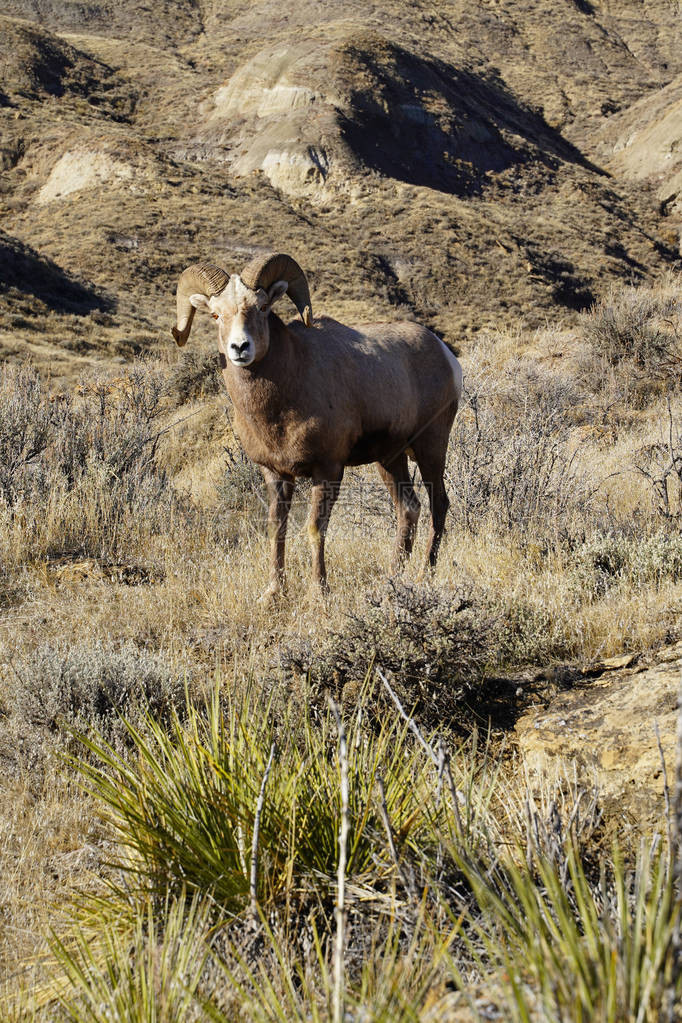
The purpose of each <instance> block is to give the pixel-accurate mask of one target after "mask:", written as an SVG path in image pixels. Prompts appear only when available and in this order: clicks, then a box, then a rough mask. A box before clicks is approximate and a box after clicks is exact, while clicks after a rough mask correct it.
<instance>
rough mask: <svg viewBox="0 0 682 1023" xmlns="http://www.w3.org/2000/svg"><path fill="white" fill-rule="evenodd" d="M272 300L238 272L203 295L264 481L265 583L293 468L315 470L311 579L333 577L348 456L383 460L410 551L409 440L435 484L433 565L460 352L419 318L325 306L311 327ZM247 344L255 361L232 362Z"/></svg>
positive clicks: (399, 550) (301, 472)
mask: <svg viewBox="0 0 682 1023" xmlns="http://www.w3.org/2000/svg"><path fill="white" fill-rule="evenodd" d="M274 287H275V286H273V289H271V291H272V292H273V293H274ZM277 297H279V296H278V295H275V296H274V298H273V300H272V301H275V300H276V298H277ZM272 301H270V298H269V296H268V294H266V292H265V291H263V290H262V289H258V291H256V292H253V291H251V290H250V289H246V288H245V287H244V285H243V284H242V282H241V281H240V280H239V278H235V277H233V278H231V279H230V283H229V285H228V286H227V287H226V289H225V291H224V292H223V293H222V294H220V295H217V296H213V297H211V298H207V299H206V300H205V305H206V306H207V307H208V308H209V310H210V311H211V312H212V313H213V315H214V316H216V318H218V325H219V347H220V351H221V353H222V355H223V356H224V368H223V377H224V380H225V385H226V387H227V390H228V392H229V395H230V397H231V399H232V402H233V404H234V410H235V428H236V432H237V434H238V436H239V438H240V440H241V442H242V444H243V446H244V449H245V451H246V453H247V454H248V455H249V457H250V458H252V459H253V461H254V462H257V463H258V464H259V465H261V466H262V468H263V471H264V475H265V479H266V483H267V486H268V491H269V496H270V529H271V559H272V560H271V582H270V587H269V590H268V595H274V594H275V593H276V592H277V591H278V590H279V588H280V585H281V583H282V581H283V578H284V544H285V536H286V522H287V515H288V511H289V505H290V503H291V497H292V494H293V488H294V481H295V479H296V477H298V476H305V477H310V478H312V480H313V482H314V487H313V497H312V502H311V511H310V517H309V522H308V527H309V533H310V539H311V548H312V556H313V582H314V583H315V584H317V585H319V586H323V587H324V586H325V585H326V569H325V563H324V537H325V533H326V529H327V525H328V522H329V516H330V514H331V510H332V507H333V505H334V502H335V500H336V497H337V495H338V491H339V486H340V483H341V479H342V477H343V471H344V468H345V467H346V466H347V465H361V464H365V463H368V462H377V463H378V464H379V469H380V473H381V475H382V478H383V479H384V481H385V482H386V484H387V486H388V488H389V490H390V492H391V495H392V497H393V500H394V503H395V506H396V512H397V517H398V535H397V538H396V560H397V561H400V560H401V559H402V558H403V557H404V556H406V555H408V554H409V553H410V551H411V549H412V541H413V537H414V531H415V528H416V524H417V519H418V516H419V501H418V499H417V496H416V494H415V492H414V489H413V487H412V484H411V481H410V476H409V472H408V468H407V451H408V450H409V452H410V454H412V455H413V457H414V458H415V460H416V462H417V464H418V465H419V469H420V472H421V475H422V479H423V481H424V483H425V485H426V488H427V491H428V493H429V500H430V504H431V535H430V540H429V544H428V553H427V557H428V561H429V563H430V564H431V565H434V564H435V562H436V558H437V554H438V545H439V543H440V538H441V535H442V532H443V526H444V521H445V514H446V512H447V508H448V499H447V496H446V494H445V487H444V484H443V472H444V468H445V454H446V449H447V444H448V437H449V434H450V429H451V427H452V422H453V419H454V416H455V413H456V411H457V405H458V402H459V400H460V395H461V370H460V369H459V364H458V363H457V361H456V359H455V358H454V356H452V355H451V353H449V352H448V351H447V349H446V348H445V346H444V344H443V342H442V341H441V340H440V339H439V338H438V337H436V335H435V334H433V333H432V332H431V331H430V330H427V329H426V328H425V327H421V326H419V325H418V324H415V323H379V324H371V325H367V326H358V327H348V326H344V325H343V324H341V323H338V322H336V321H335V320H332V319H329V318H327V317H322V318H320V319H318V320H317V321H316V323H315V325H314V326H313V327H311V328H307V327H305V326H304V325H303V324H301V323H298V322H296V323H291V324H288V325H285V324H284V323H283V322H282V321H281V320H280V319H279V317H278V316H276V315H275V314H274V313H273V312H272V311H271V305H272ZM245 339H246V340H245ZM242 342H243V344H242ZM247 342H248V344H247ZM247 347H248V350H249V353H250V355H249V357H250V358H252V359H253V361H251V362H250V364H248V365H234V364H233V362H231V361H230V352H231V351H232V354H233V355H235V353H236V355H237V357H239V352H240V349H241V348H247Z"/></svg>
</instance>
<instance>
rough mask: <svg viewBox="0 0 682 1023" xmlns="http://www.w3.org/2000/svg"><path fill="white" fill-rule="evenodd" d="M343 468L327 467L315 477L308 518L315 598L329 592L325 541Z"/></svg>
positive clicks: (340, 466)
mask: <svg viewBox="0 0 682 1023" xmlns="http://www.w3.org/2000/svg"><path fill="white" fill-rule="evenodd" d="M342 478H343V466H342V465H334V466H327V467H326V468H325V471H324V472H323V471H320V472H319V473H315V475H314V476H313V495H312V500H311V503H310V515H309V516H308V537H309V539H310V551H311V555H312V575H311V579H310V590H311V594H312V595H313V596H314V595H316V594H319V593H320V592H322V593H326V591H327V567H326V565H325V561H324V541H325V537H326V535H327V526H328V525H329V516H330V515H331V513H332V508H333V507H334V504H335V502H336V499H337V497H338V496H339V489H340V487H341V480H342Z"/></svg>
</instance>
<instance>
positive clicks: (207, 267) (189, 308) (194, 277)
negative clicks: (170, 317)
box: [172, 263, 230, 348]
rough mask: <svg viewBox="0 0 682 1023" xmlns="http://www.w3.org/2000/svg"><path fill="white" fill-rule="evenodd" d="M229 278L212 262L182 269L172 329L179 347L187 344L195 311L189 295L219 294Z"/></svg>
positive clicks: (193, 264) (194, 264) (208, 295)
mask: <svg viewBox="0 0 682 1023" xmlns="http://www.w3.org/2000/svg"><path fill="white" fill-rule="evenodd" d="M229 279H230V278H229V276H228V275H227V274H226V273H225V271H224V270H221V269H220V267H219V266H214V265H213V264H212V263H192V265H191V266H188V267H187V269H186V270H183V271H182V273H181V274H180V280H179V281H178V290H177V292H176V303H177V323H176V325H175V327H173V329H172V334H173V337H174V338H175V340H176V342H177V343H178V345H179V346H180V347H181V348H182V346H183V345H186V344H187V338H188V337H189V332H190V330H191V329H192V320H193V319H194V313H195V309H194V306H193V305H192V303H191V302H190V300H189V296H190V295H196V294H199V295H206V297H207V298H209V297H210V296H211V295H219V294H220V292H221V291H222V290H223V289H224V288H225V287H226V286H227V282H228V281H229Z"/></svg>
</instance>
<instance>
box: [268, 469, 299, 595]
mask: <svg viewBox="0 0 682 1023" xmlns="http://www.w3.org/2000/svg"><path fill="white" fill-rule="evenodd" d="M263 476H264V477H265V485H266V487H267V490H268V499H269V509H268V534H269V536H270V583H269V585H268V588H267V589H266V591H265V593H263V595H262V596H261V598H260V599H261V601H262V602H263V603H269V602H270V601H271V600H273V599H274V598H275V597H277V596H278V595H279V593H280V592H281V590H282V587H283V585H284V549H285V545H286V538H287V519H288V518H289V509H290V507H291V499H292V497H293V495H294V487H295V485H296V484H295V481H294V480H293V479H291V478H289V477H286V476H280V475H279V474H278V473H275V472H272V471H271V470H270V469H266V468H263Z"/></svg>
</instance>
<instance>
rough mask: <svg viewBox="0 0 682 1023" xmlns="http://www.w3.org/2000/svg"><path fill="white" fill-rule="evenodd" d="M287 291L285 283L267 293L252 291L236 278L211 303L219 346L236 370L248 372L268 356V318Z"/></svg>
mask: <svg viewBox="0 0 682 1023" xmlns="http://www.w3.org/2000/svg"><path fill="white" fill-rule="evenodd" d="M286 289H287V286H286V283H285V282H283V281H277V282H276V283H275V284H273V285H272V286H271V287H270V288H269V289H268V290H267V291H265V290H264V289H263V288H258V289H257V290H256V291H252V290H251V288H247V287H246V285H245V284H243V283H242V281H241V279H240V278H239V277H237V276H233V277H230V281H229V284H228V285H227V287H226V288H225V289H224V291H222V292H221V293H220V294H219V295H214V296H213V297H212V298H209V299H208V302H207V305H208V308H209V312H210V313H211V315H212V316H213V318H214V319H215V320H216V321H217V323H218V336H219V345H218V346H219V348H220V351H221V352H222V353H223V355H224V356H225V358H226V359H229V361H230V362H231V363H232V365H233V366H239V367H242V368H246V367H247V366H250V365H251V364H252V363H254V362H260V360H261V359H263V358H264V357H265V356H266V355H267V352H268V348H269V347H270V331H269V328H268V315H269V313H270V310H271V308H272V305H273V303H274V302H276V300H277V299H278V298H279V297H280V296H281V295H283V294H284V292H285V291H286ZM192 297H194V296H192Z"/></svg>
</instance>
